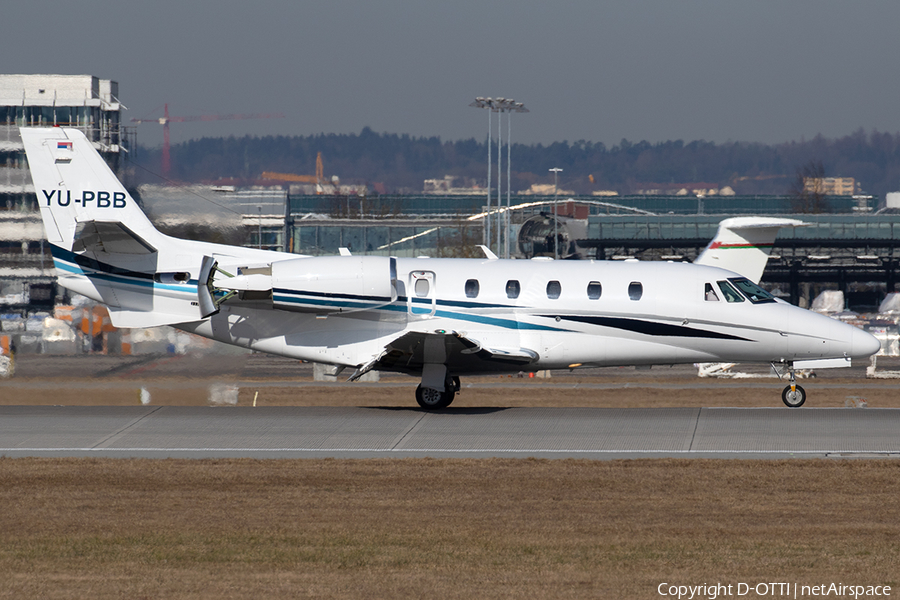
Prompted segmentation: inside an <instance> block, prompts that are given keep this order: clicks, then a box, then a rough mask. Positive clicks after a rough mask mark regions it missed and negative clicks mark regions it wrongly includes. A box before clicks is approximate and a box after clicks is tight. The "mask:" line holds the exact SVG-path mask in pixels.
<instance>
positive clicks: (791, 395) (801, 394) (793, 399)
mask: <svg viewBox="0 0 900 600" xmlns="http://www.w3.org/2000/svg"><path fill="white" fill-rule="evenodd" d="M787 368H788V372H789V373H790V377H791V385H789V386H787V387H786V388H784V389H783V390H782V391H781V400H782V402H784V403H785V405H786V406H787V407H788V408H800V407H801V406H803V403H804V402H806V390H804V389H803V388H802V387H800V386H799V385H797V379H796V377H795V375H794V364H793V363H788V367H787Z"/></svg>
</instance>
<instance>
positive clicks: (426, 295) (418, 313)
mask: <svg viewBox="0 0 900 600" xmlns="http://www.w3.org/2000/svg"><path fill="white" fill-rule="evenodd" d="M434 288H435V277H434V273H433V272H432V271H411V272H410V273H409V286H408V291H407V294H406V306H407V310H408V311H409V314H410V315H411V316H414V317H419V318H421V319H430V318H431V317H433V316H434V313H435V311H436V310H437V293H436V290H435V289H434Z"/></svg>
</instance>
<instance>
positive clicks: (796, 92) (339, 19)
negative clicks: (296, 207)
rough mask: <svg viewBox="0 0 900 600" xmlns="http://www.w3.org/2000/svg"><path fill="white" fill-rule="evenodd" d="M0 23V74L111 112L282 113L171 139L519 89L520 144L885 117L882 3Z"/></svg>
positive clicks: (737, 131)
mask: <svg viewBox="0 0 900 600" xmlns="http://www.w3.org/2000/svg"><path fill="white" fill-rule="evenodd" d="M3 20H4V23H5V25H4V35H3V36H2V37H0V49H2V51H3V56H4V57H5V58H6V61H5V63H6V66H5V72H7V73H68V74H92V75H97V76H99V77H103V78H109V79H114V80H117V81H118V82H119V86H120V87H119V90H120V96H121V100H122V102H123V103H124V104H125V105H126V106H127V107H128V108H129V110H128V111H127V113H126V115H127V118H128V119H130V118H132V117H138V118H142V117H148V116H149V117H158V116H161V114H162V105H163V104H164V103H166V102H168V103H169V105H170V111H171V113H172V114H177V115H197V114H229V113H275V112H280V113H284V114H285V115H286V118H284V119H277V120H275V119H270V120H246V121H230V122H217V123H188V124H173V125H172V139H173V141H176V142H177V141H182V140H186V139H190V138H196V137H203V136H218V135H244V134H253V135H268V134H286V135H308V134H316V133H323V132H325V133H356V132H359V131H360V130H361V129H362V128H363V127H365V126H369V127H371V128H372V129H374V130H375V131H378V132H391V133H401V134H402V133H408V134H411V135H415V136H423V135H424V136H431V135H438V136H440V137H441V138H443V139H451V140H452V139H463V138H469V137H477V138H479V139H483V138H484V136H485V135H486V131H487V114H486V112H485V111H483V110H478V109H475V108H470V107H469V106H468V104H469V102H471V101H472V100H473V99H474V97H475V96H505V97H507V98H514V99H516V100H518V101H521V102H524V103H525V105H526V106H527V107H528V108H529V109H530V110H531V112H530V113H528V114H524V115H517V116H515V117H514V120H513V139H514V141H518V142H525V143H536V142H541V143H545V144H546V143H551V142H553V141H561V140H569V141H575V140H578V139H586V140H590V141H596V142H604V143H606V144H610V145H611V144H615V143H618V141H619V140H620V139H622V138H628V139H630V140H632V141H638V140H642V139H646V140H648V141H650V142H656V141H663V140H669V139H683V140H686V141H688V140H695V139H705V140H710V141H715V142H724V141H729V140H742V141H760V142H766V143H775V142H783V141H789V140H794V139H796V140H799V139H800V138H801V137H806V138H810V137H813V136H815V135H816V134H818V133H821V134H823V135H825V136H829V137H834V136H841V135H845V134H849V133H851V132H853V131H854V130H856V129H858V128H860V127H862V128H865V129H867V130H870V129H878V130H880V131H889V132H897V131H900V124H898V121H900V117H898V114H900V110H898V104H900V74H898V72H897V65H898V63H900V60H898V59H900V40H898V37H900V36H898V34H897V29H898V24H900V3H898V2H896V1H886V0H885V1H868V0H860V1H856V2H850V1H837V0H790V1H785V0H754V1H752V2H750V1H743V2H738V1H731V0H720V1H712V0H631V1H627V2H626V1H621V2H618V1H616V2H602V1H598V0H593V1H590V0H561V1H557V2H545V1H537V0H517V1H516V2H512V1H491V0H479V1H474V0H455V1H454V2H421V1H411V0H372V1H359V0H331V1H329V2H298V1H288V0H257V1H254V2H246V0H240V1H238V0H220V1H216V2H200V1H195V0H179V1H175V0H157V1H154V2H151V3H148V2H133V1H129V0H125V1H118V2H112V1H108V0H79V1H78V2H62V1H56V0H54V1H47V0H35V1H33V2H15V3H12V4H11V5H10V6H6V7H4V9H3ZM494 124H495V125H496V121H494ZM505 130H506V127H505V125H504V135H506V133H505ZM138 131H139V141H140V142H141V143H143V144H147V145H158V144H160V143H161V142H162V131H161V127H159V126H155V125H141V126H140V128H139V130H138Z"/></svg>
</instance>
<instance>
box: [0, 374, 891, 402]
mask: <svg viewBox="0 0 900 600" xmlns="http://www.w3.org/2000/svg"><path fill="white" fill-rule="evenodd" d="M473 381H475V382H476V384H475V385H474V386H473V387H466V386H464V387H463V390H462V392H461V393H460V394H459V395H458V396H457V397H456V399H455V400H454V401H453V407H454V408H471V407H512V406H579V407H598V408H603V407H632V408H653V407H683V406H692V407H699V406H735V407H750V406H754V407H757V406H771V407H781V406H783V405H782V403H781V388H782V387H784V385H785V384H783V383H782V384H779V383H778V382H777V381H771V380H769V381H763V382H761V383H755V384H752V385H756V386H764V387H751V386H750V385H748V384H741V383H739V382H724V381H715V380H706V381H704V380H697V379H696V378H695V379H685V380H680V379H666V380H656V381H648V382H642V381H640V380H638V381H622V382H615V381H613V382H610V381H609V380H606V381H603V380H600V379H599V378H597V379H594V380H586V381H575V382H572V381H566V382H565V383H564V384H563V383H561V382H560V383H559V384H547V383H537V382H530V383H526V384H521V383H511V382H509V380H506V379H500V378H496V379H494V378H483V379H480V380H474V379H473ZM215 383H217V382H216V381H215V380H213V379H207V380H200V381H198V380H182V381H179V380H173V379H168V380H160V379H148V380H144V381H138V382H128V381H113V382H88V381H84V382H77V381H60V382H53V381H49V382H48V381H43V382H34V381H18V380H12V381H8V382H5V383H4V384H3V385H2V386H0V405H10V404H13V405H21V404H26V405H40V404H45V405H46V404H49V405H68V406H88V405H94V406H122V405H137V404H140V399H139V396H140V394H139V391H140V388H141V387H142V386H143V387H146V388H147V390H148V391H149V392H150V395H151V403H152V404H153V405H156V406H160V405H169V406H203V405H205V404H207V403H208V397H209V386H210V385H212V384H215ZM416 383H417V382H416V381H415V380H414V379H412V378H406V379H399V378H398V379H396V385H391V384H390V383H385V384H381V385H374V386H370V385H365V384H344V383H341V384H321V385H303V386H279V385H266V384H265V382H261V385H259V386H254V385H252V384H248V385H244V386H243V387H241V388H240V390H239V394H238V405H240V406H250V405H251V404H252V403H253V399H254V396H255V395H256V394H257V392H258V397H257V405H258V406H406V407H410V406H415V398H414V395H413V393H414V391H415V386H416ZM485 383H491V384H496V385H492V386H487V385H483V384H485ZM586 383H587V384H591V383H600V384H604V385H614V384H620V385H619V387H610V388H606V389H596V388H585V387H575V386H577V385H584V384H586ZM823 383H824V382H823ZM866 383H867V385H869V386H871V387H867V388H865V389H860V386H859V384H860V382H859V381H848V382H846V383H844V382H839V383H837V385H841V386H843V387H830V386H833V385H835V383H834V382H830V381H829V382H828V384H827V385H828V386H829V387H825V386H824V385H817V382H815V381H813V382H806V381H804V382H802V385H803V386H804V387H805V388H806V392H807V395H808V400H807V406H810V407H835V406H838V407H839V406H844V403H845V401H846V399H847V397H848V396H862V397H865V398H867V400H868V404H869V406H870V407H873V408H875V407H877V408H898V407H900V394H898V393H897V388H896V387H895V386H896V382H891V381H887V382H877V383H871V382H866ZM666 385H668V386H669V387H660V386H666ZM679 385H682V386H684V387H683V388H679V387H678V386H679Z"/></svg>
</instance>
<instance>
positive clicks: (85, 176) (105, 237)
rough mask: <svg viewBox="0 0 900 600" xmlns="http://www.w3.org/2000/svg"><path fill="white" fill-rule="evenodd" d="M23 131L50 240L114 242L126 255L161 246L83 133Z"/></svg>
mask: <svg viewBox="0 0 900 600" xmlns="http://www.w3.org/2000/svg"><path fill="white" fill-rule="evenodd" d="M20 133H21V136H22V142H23V143H24V145H25V153H26V154H27V156H28V165H29V167H30V170H31V178H32V181H33V182H34V190H35V193H36V194H37V199H38V205H39V206H40V210H41V217H42V219H43V222H44V229H45V230H46V233H47V240H48V241H49V242H50V243H51V244H53V245H55V246H58V247H59V248H62V249H63V250H69V251H71V250H73V248H74V247H75V246H76V244H78V243H80V244H81V246H80V247H81V248H82V249H85V248H87V247H89V245H90V244H101V245H102V246H104V247H107V246H110V245H111V247H113V248H115V249H116V250H115V251H116V252H125V253H129V252H134V251H137V252H140V251H141V248H143V249H144V250H147V249H148V248H149V249H152V248H153V247H154V246H155V245H156V244H157V242H158V240H159V238H160V236H161V234H160V233H159V232H157V231H156V229H155V228H154V227H153V224H152V223H151V222H150V220H149V219H148V218H147V217H146V215H144V213H143V211H141V209H140V207H139V206H138V205H137V203H136V202H135V201H134V199H133V198H132V197H131V195H130V194H129V193H128V191H127V190H126V189H125V187H124V186H123V185H122V183H121V182H120V181H119V180H118V178H117V177H116V176H115V174H114V173H113V172H112V169H110V168H109V165H107V164H106V161H104V160H103V158H102V157H101V156H100V154H99V153H98V152H97V150H96V149H95V148H94V146H93V143H92V142H91V141H90V140H88V139H87V138H86V137H85V135H84V133H82V132H81V131H80V130H78V129H72V128H67V127H52V128H50V127H22V128H20ZM107 251H110V248H109V247H107Z"/></svg>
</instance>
